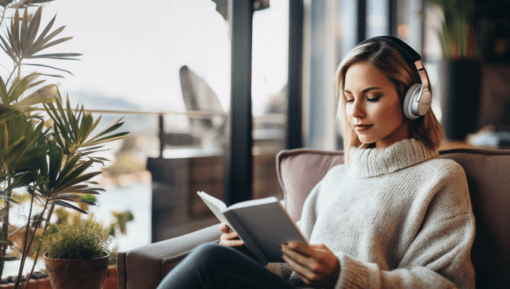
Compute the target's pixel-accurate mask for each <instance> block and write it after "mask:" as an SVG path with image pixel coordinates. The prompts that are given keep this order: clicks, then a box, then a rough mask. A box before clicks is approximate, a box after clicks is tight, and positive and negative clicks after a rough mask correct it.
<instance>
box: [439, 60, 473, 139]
mask: <svg viewBox="0 0 510 289" xmlns="http://www.w3.org/2000/svg"><path fill="white" fill-rule="evenodd" d="M441 78H442V85H441V111H442V117H441V125H442V126H443V129H444V132H445V136H446V138H447V139H449V140H461V141H463V140H465V139H466V136H467V134H468V133H473V132H475V131H476V130H477V127H476V126H477V125H478V117H479V113H480V99H481V63H480V62H479V61H477V60H449V61H444V62H443V63H442V68H441Z"/></svg>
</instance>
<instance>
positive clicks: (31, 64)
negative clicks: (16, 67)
mask: <svg viewBox="0 0 510 289" xmlns="http://www.w3.org/2000/svg"><path fill="white" fill-rule="evenodd" d="M21 65H28V66H40V67H46V68H51V69H55V70H59V71H63V72H66V73H69V74H71V75H74V74H72V73H71V71H69V70H65V69H61V68H56V67H53V66H49V65H43V64H35V63H22V64H21Z"/></svg>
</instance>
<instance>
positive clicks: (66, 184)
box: [57, 172, 102, 191]
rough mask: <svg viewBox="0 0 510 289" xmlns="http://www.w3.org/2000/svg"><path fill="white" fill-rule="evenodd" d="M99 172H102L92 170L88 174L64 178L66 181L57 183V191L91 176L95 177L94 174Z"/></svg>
mask: <svg viewBox="0 0 510 289" xmlns="http://www.w3.org/2000/svg"><path fill="white" fill-rule="evenodd" d="M101 173H102V172H93V173H88V174H85V175H83V176H80V177H77V178H73V179H69V180H66V181H67V182H66V183H64V184H61V185H59V188H58V189H57V191H60V190H61V189H64V188H66V187H69V186H73V185H76V184H79V183H81V182H84V181H88V180H90V179H91V178H93V177H95V176H97V175H99V174H101Z"/></svg>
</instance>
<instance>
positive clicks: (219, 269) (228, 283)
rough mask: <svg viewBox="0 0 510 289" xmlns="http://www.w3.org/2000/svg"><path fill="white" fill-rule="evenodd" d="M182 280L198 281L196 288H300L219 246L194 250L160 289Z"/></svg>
mask: <svg viewBox="0 0 510 289" xmlns="http://www.w3.org/2000/svg"><path fill="white" fill-rule="evenodd" d="M179 279H180V280H181V281H179V282H181V283H180V284H182V282H195V283H196V284H195V283H194V285H193V286H196V287H195V288H200V287H199V286H202V288H280V289H284V288H297V287H295V286H294V285H292V284H291V283H290V282H289V281H288V280H286V279H284V278H282V277H280V276H277V275H275V274H274V273H272V272H270V271H269V270H267V269H266V268H265V267H264V266H262V265H260V264H259V263H258V262H256V261H255V260H254V259H252V258H250V257H248V256H247V255H246V254H244V253H241V252H239V251H238V250H236V249H233V248H229V247H224V246H220V245H219V244H216V243H206V244H202V245H200V246H198V247H197V248H195V249H194V250H193V252H191V253H190V254H189V255H188V256H187V257H186V258H185V259H184V260H183V261H182V262H181V263H180V264H179V265H178V266H177V267H176V268H174V270H172V271H171V272H170V273H169V274H168V275H167V276H166V277H165V279H164V280H163V281H162V282H161V284H160V287H158V288H174V287H171V286H166V287H165V286H162V285H164V284H165V283H168V284H171V283H173V282H172V280H179ZM189 284H191V283H189ZM190 286H192V285H190ZM189 288H191V287H189Z"/></svg>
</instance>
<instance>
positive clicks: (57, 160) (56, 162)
mask: <svg viewBox="0 0 510 289" xmlns="http://www.w3.org/2000/svg"><path fill="white" fill-rule="evenodd" d="M48 149H49V150H48V151H49V161H50V163H49V165H50V166H49V175H48V177H49V181H50V183H49V185H50V188H54V187H55V186H56V185H57V184H58V182H57V176H58V173H59V172H60V168H61V166H62V159H63V152H62V151H61V150H60V149H59V148H58V147H57V145H56V143H55V141H53V140H50V141H48Z"/></svg>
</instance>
